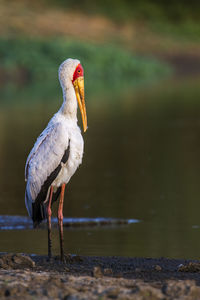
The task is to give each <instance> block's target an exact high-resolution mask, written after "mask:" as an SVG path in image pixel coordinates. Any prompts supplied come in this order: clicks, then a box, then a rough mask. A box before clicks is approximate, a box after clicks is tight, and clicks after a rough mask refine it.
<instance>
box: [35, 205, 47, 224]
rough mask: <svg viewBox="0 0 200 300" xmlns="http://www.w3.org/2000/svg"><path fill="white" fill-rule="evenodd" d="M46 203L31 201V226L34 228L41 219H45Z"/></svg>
mask: <svg viewBox="0 0 200 300" xmlns="http://www.w3.org/2000/svg"><path fill="white" fill-rule="evenodd" d="M46 217H47V216H46V205H45V203H38V202H34V203H32V220H33V227H34V228H36V227H37V226H38V225H39V224H40V223H41V222H42V221H43V220H45V219H46Z"/></svg>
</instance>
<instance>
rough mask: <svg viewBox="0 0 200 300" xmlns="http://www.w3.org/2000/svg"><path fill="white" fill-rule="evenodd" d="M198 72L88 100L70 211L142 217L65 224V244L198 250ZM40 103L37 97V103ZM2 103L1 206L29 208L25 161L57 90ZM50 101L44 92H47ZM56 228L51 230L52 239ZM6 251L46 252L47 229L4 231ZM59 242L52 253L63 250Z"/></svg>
mask: <svg viewBox="0 0 200 300" xmlns="http://www.w3.org/2000/svg"><path fill="white" fill-rule="evenodd" d="M199 96H200V88H199V82H198V80H196V81H191V82H188V83H187V82H183V83H181V82H179V83H178V82H167V83H165V84H164V86H162V87H158V88H157V89H155V87H154V90H153V91H151V90H150V88H149V89H148V91H147V92H144V91H140V92H139V91H138V92H137V94H135V95H134V93H133V92H132V93H130V94H129V95H125V96H124V97H123V98H120V99H119V100H118V101H116V102H114V100H113V99H111V100H110V101H101V100H98V99H91V100H88V104H87V107H88V119H89V120H88V123H89V130H88V132H87V134H85V154H84V159H83V165H82V166H81V167H80V169H79V170H78V171H77V172H76V174H75V175H74V176H73V178H72V179H71V181H70V183H69V184H68V186H67V189H66V195H65V203H64V215H65V217H85V218H87V217H92V218H95V217H106V218H107V217H108V218H109V217H112V218H123V219H132V218H134V219H139V220H142V221H143V222H140V223H136V224H132V225H130V226H125V227H116V228H95V229H84V228H82V229H81V228H78V229H76V230H72V229H67V230H65V233H64V237H65V248H66V249H67V251H69V252H71V253H78V254H88V255H129V256H147V257H150V256H152V257H158V256H168V257H180V258H181V257H188V258H198V257H199V253H200V230H199V227H198V226H199V225H200V217H199V210H200V201H199V195H200V185H199V182H200V171H199V170H200V166H199V165H200V155H199V153H200V104H199V99H200V97H199ZM38 103H40V104H38ZM44 103H45V102H43V101H42V99H41V101H37V105H36V104H35V105H34V103H31V105H28V104H27V105H24V106H23V107H22V106H19V107H15V108H12V107H7V108H6V107H4V108H2V110H1V112H0V134H1V136H0V154H1V164H0V205H1V214H6V215H8V214H9V215H24V216H26V215H27V213H26V209H25V205H24V188H25V183H24V164H25V159H26V157H27V154H28V153H29V151H30V149H31V148H32V146H33V141H34V140H35V138H36V137H37V135H38V134H39V133H40V132H41V130H42V129H43V128H44V127H45V126H46V123H47V121H48V120H49V119H50V117H51V115H52V114H53V113H54V112H55V111H56V109H57V108H58V107H59V104H60V103H57V100H55V101H51V102H49V105H46V104H44ZM46 103H47V102H46ZM57 238H58V234H57V231H54V239H57ZM0 239H1V247H0V251H7V250H9V251H21V252H29V253H31V252H34V253H46V252H47V249H46V245H47V243H46V240H47V237H46V232H45V231H40V230H25V231H1V232H0ZM58 248H59V244H58V243H57V248H55V249H54V253H59V249H58Z"/></svg>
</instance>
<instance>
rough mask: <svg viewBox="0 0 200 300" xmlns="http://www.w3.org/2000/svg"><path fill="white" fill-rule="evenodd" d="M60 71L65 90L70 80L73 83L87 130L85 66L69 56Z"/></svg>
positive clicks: (84, 127)
mask: <svg viewBox="0 0 200 300" xmlns="http://www.w3.org/2000/svg"><path fill="white" fill-rule="evenodd" d="M58 73H59V80H60V84H61V86H62V88H63V90H65V89H66V88H67V86H68V84H69V82H71V83H72V84H73V87H74V90H75V94H76V99H77V101H78V105H79V108H80V111H81V117H82V121H83V131H84V132H85V131H86V130H87V114H86V107H85V94H84V71H83V67H82V65H81V63H80V61H79V60H78V59H72V58H68V59H67V60H65V61H64V62H63V63H62V64H61V65H60V67H59V71H58Z"/></svg>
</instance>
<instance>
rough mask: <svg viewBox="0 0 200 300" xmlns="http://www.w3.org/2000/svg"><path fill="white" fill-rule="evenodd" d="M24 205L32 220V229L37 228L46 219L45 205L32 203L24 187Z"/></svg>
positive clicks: (27, 190)
mask: <svg viewBox="0 0 200 300" xmlns="http://www.w3.org/2000/svg"><path fill="white" fill-rule="evenodd" d="M25 204H26V209H27V211H28V214H29V216H30V218H31V219H32V220H33V226H34V228H35V227H37V226H38V225H39V224H40V223H41V222H42V221H43V220H44V219H46V205H45V203H43V202H42V203H40V202H34V201H33V200H32V197H31V195H30V193H29V189H28V188H27V187H26V192H25Z"/></svg>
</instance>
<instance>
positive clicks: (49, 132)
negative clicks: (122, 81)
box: [25, 58, 88, 262]
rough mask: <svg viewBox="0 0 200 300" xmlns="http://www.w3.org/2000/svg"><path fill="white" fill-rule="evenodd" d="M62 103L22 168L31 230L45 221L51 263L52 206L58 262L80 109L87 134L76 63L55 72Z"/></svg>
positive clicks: (79, 144)
mask: <svg viewBox="0 0 200 300" xmlns="http://www.w3.org/2000/svg"><path fill="white" fill-rule="evenodd" d="M58 75H59V76H58V77H59V81H60V85H61V88H62V92H63V103H62V105H61V107H60V109H59V110H58V111H57V113H55V114H54V115H53V117H52V118H51V119H50V121H49V123H48V124H47V126H46V128H45V129H44V130H43V131H42V133H41V134H40V135H39V137H38V138H37V140H36V142H35V144H34V146H33V148H32V150H31V151H30V153H29V155H28V157H27V161H26V165H25V181H26V189H25V205H26V208H27V211H28V214H29V216H30V217H31V218H32V221H33V227H34V228H35V227H37V226H38V225H39V224H40V223H41V222H42V221H43V220H45V219H47V227H48V258H49V259H50V260H51V259H52V237H51V215H52V204H53V203H54V202H55V201H56V200H57V199H58V198H59V205H58V212H57V218H58V227H59V239H60V259H61V261H63V262H64V261H65V256H64V250H63V202H64V192H65V187H66V184H67V183H68V182H69V180H70V178H71V177H72V175H73V174H74V173H75V171H76V170H77V168H78V167H79V165H80V164H81V163H82V157H83V147H84V140H83V137H82V135H81V129H80V128H79V126H78V124H77V123H78V119H77V109H78V106H79V108H80V112H81V117H82V123H83V132H86V130H87V128H88V127H87V114H86V105H85V95H84V69H83V66H82V65H81V63H80V61H79V60H78V59H72V58H68V59H66V60H65V61H63V62H62V63H61V65H60V67H59V69H58Z"/></svg>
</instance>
